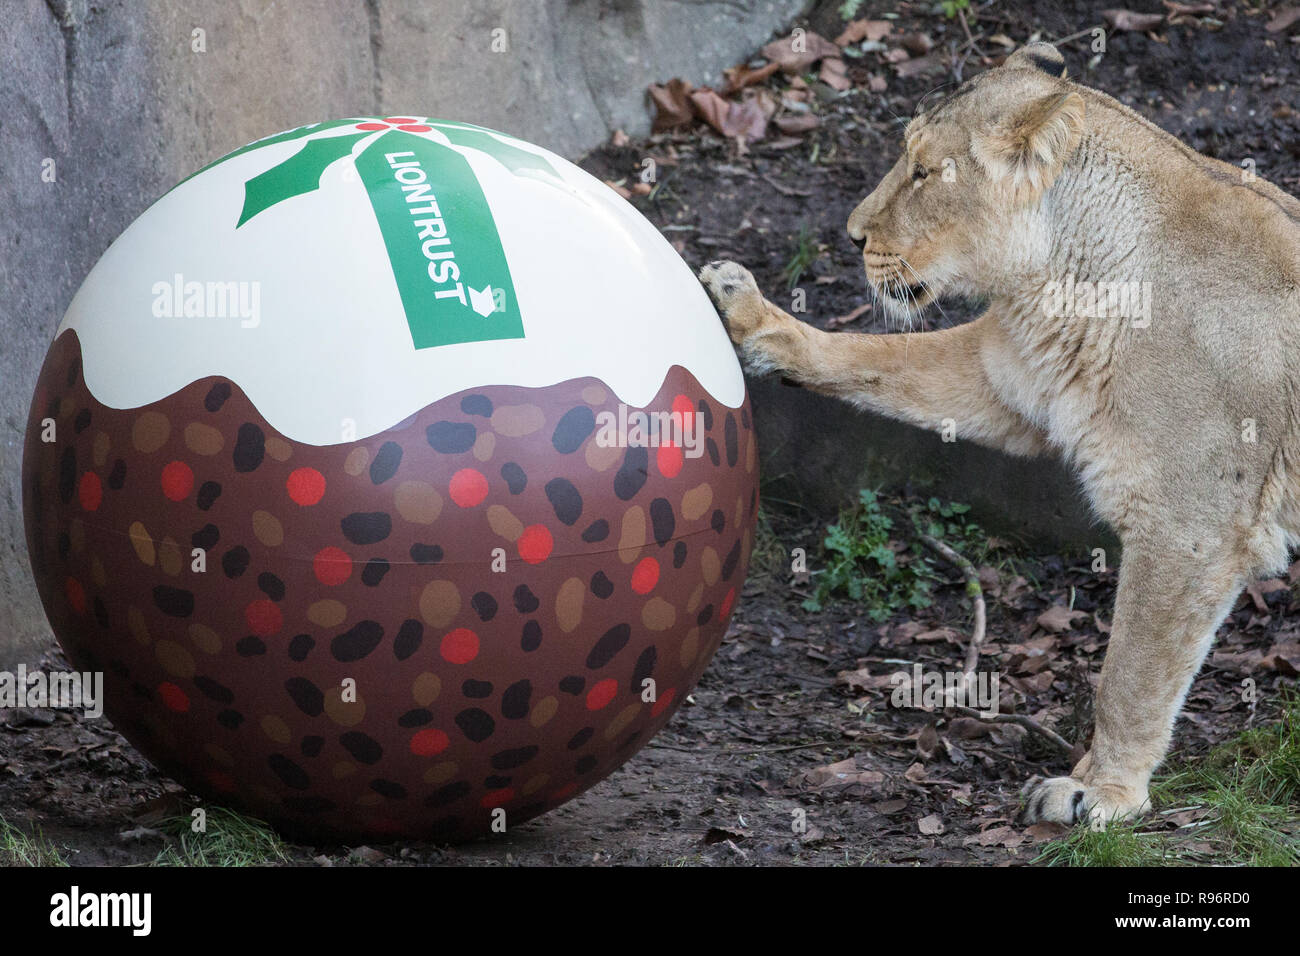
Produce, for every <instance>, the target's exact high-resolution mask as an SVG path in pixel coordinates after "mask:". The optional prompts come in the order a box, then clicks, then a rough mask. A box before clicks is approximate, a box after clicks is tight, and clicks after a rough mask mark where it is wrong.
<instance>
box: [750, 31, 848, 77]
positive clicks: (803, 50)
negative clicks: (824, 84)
mask: <svg viewBox="0 0 1300 956" xmlns="http://www.w3.org/2000/svg"><path fill="white" fill-rule="evenodd" d="M839 55H840V48H839V47H837V46H836V45H835V44H834V43H832V42H831V41H830V40H828V39H826V38H825V37H824V36H822V35H821V34H820V33H813V32H812V31H811V30H797V31H795V32H794V33H791V34H790V35H789V36H788V37H782V38H781V39H779V40H773V41H772V42H771V43H769V44H768V45H767V46H765V47H763V56H765V57H767V58H768V59H769V60H771V61H773V62H775V63H778V64H780V67H781V69H782V70H783V71H785V72H786V73H802V72H803V71H804V70H806V69H807V68H808V67H810V66H812V65H813V64H814V63H816V62H817V61H818V60H820V59H822V58H823V57H828V56H839Z"/></svg>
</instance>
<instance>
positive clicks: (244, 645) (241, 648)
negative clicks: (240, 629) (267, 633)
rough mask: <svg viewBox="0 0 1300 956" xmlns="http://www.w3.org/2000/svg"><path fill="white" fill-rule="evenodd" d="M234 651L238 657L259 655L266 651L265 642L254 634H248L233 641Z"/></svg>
mask: <svg viewBox="0 0 1300 956" xmlns="http://www.w3.org/2000/svg"><path fill="white" fill-rule="evenodd" d="M235 653H236V654H238V655H239V656H240V657H261V656H262V655H263V654H265V653H266V642H265V641H264V640H262V639H261V638H260V637H258V636H257V635H256V634H249V635H248V636H247V637H241V638H240V639H239V640H238V641H236V642H235Z"/></svg>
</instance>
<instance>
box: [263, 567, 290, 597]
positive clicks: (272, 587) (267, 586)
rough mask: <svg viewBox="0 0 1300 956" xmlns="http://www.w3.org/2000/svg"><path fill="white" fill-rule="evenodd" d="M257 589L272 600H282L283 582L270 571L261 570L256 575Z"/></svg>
mask: <svg viewBox="0 0 1300 956" xmlns="http://www.w3.org/2000/svg"><path fill="white" fill-rule="evenodd" d="M257 589H258V590H259V591H261V592H262V593H263V594H265V595H266V596H267V597H269V598H270V599H271V600H272V601H283V600H284V582H283V581H281V580H280V579H279V578H278V577H276V576H275V575H274V574H272V573H271V572H270V571H263V572H262V573H261V574H259V575H258V576H257Z"/></svg>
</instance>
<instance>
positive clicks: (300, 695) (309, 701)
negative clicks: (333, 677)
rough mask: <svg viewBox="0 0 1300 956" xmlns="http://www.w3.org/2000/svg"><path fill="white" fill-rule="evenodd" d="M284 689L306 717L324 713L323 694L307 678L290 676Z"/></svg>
mask: <svg viewBox="0 0 1300 956" xmlns="http://www.w3.org/2000/svg"><path fill="white" fill-rule="evenodd" d="M303 636H304V637H305V636H306V635H303ZM284 689H285V690H286V691H288V692H289V698H290V699H291V700H292V701H293V702H294V703H295V704H297V705H298V709H299V710H301V711H302V712H303V713H304V714H306V715H307V716H308V717H319V716H320V715H321V714H323V713H325V695H324V694H323V693H322V692H321V689H320V688H319V687H317V686H316V685H315V684H313V683H312V682H311V681H309V680H308V679H307V678H305V677H290V678H289V679H288V680H287V681H285V682H284Z"/></svg>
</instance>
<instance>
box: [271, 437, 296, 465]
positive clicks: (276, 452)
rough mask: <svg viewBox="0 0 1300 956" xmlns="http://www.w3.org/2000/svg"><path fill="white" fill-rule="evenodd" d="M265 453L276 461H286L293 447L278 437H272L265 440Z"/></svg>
mask: <svg viewBox="0 0 1300 956" xmlns="http://www.w3.org/2000/svg"><path fill="white" fill-rule="evenodd" d="M266 453H267V454H268V455H270V456H271V457H272V458H273V459H275V460H276V461H288V460H289V456H290V455H292V454H293V446H292V445H290V444H289V443H288V442H287V441H285V440H284V439H283V438H281V437H279V436H278V435H272V436H270V437H269V438H267V440H266Z"/></svg>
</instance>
